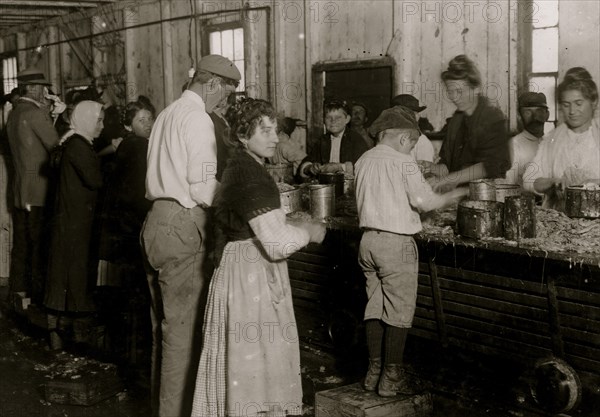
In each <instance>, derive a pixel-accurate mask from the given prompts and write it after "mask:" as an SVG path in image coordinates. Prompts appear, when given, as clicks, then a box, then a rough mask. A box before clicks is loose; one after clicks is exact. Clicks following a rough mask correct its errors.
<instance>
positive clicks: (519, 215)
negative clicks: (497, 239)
mask: <svg viewBox="0 0 600 417" xmlns="http://www.w3.org/2000/svg"><path fill="white" fill-rule="evenodd" d="M535 221H536V220H535V197H533V196H532V195H523V196H511V197H506V199H505V200H504V237H505V238H506V239H508V240H516V241H519V240H520V239H529V238H534V237H535Z"/></svg>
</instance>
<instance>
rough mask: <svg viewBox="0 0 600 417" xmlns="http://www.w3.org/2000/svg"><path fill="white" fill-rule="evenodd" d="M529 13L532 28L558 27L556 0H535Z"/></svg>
mask: <svg viewBox="0 0 600 417" xmlns="http://www.w3.org/2000/svg"><path fill="white" fill-rule="evenodd" d="M531 11H532V13H533V16H532V18H531V20H532V23H533V27H534V28H544V27H549V26H556V25H558V0H537V1H535V2H534V3H533V10H531Z"/></svg>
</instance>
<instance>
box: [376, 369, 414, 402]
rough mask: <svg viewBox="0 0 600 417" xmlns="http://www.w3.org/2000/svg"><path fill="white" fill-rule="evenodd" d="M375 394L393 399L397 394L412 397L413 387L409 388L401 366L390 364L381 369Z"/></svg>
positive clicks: (409, 385)
mask: <svg viewBox="0 0 600 417" xmlns="http://www.w3.org/2000/svg"><path fill="white" fill-rule="evenodd" d="M377 393H378V394H379V395H380V396H381V397H393V396H395V395H398V394H402V395H414V394H415V387H412V386H411V384H410V382H409V380H408V378H407V375H406V372H405V371H404V368H403V367H402V365H401V364H397V363H391V364H388V365H385V367H384V369H383V374H382V375H381V379H380V380H379V387H378V389H377Z"/></svg>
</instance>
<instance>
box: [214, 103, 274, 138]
mask: <svg viewBox="0 0 600 417" xmlns="http://www.w3.org/2000/svg"><path fill="white" fill-rule="evenodd" d="M263 116H267V117H268V118H269V119H271V120H273V121H275V120H276V119H277V115H276V113H275V109H273V105H271V103H269V102H268V101H265V100H260V99H253V98H243V99H242V100H240V101H238V102H237V103H235V104H233V105H232V106H231V107H230V108H229V110H227V113H226V114H225V118H226V119H227V122H228V123H229V126H230V131H229V145H231V146H232V147H235V148H238V149H241V148H242V147H243V146H242V143H241V141H240V138H242V137H243V138H249V137H250V136H252V134H253V133H254V130H255V129H256V127H257V126H258V124H259V123H260V121H261V120H262V118H263Z"/></svg>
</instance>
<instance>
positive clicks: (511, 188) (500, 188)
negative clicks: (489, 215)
mask: <svg viewBox="0 0 600 417" xmlns="http://www.w3.org/2000/svg"><path fill="white" fill-rule="evenodd" d="M495 188H496V201H498V202H500V203H504V199H505V198H507V197H518V196H520V195H521V187H520V186H518V185H516V184H496V186H495Z"/></svg>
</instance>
